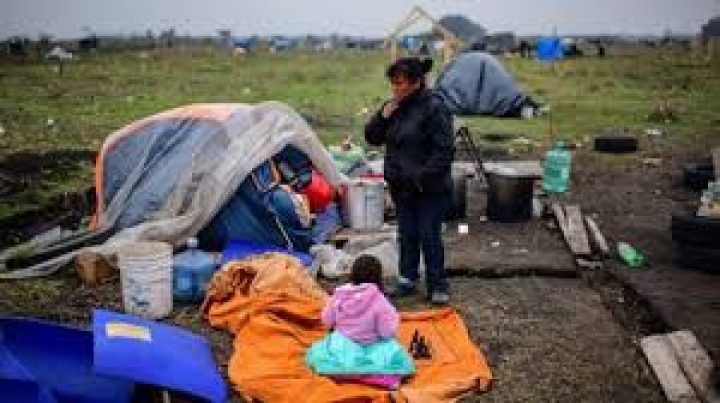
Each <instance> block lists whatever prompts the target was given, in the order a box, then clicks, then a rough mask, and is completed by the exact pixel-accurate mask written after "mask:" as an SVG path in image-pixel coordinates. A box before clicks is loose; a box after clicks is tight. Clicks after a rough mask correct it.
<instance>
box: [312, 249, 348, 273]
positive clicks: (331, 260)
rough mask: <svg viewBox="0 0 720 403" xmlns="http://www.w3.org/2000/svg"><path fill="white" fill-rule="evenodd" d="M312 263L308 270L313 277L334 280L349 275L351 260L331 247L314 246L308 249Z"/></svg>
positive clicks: (340, 251)
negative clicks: (312, 259) (317, 276)
mask: <svg viewBox="0 0 720 403" xmlns="http://www.w3.org/2000/svg"><path fill="white" fill-rule="evenodd" d="M310 254H312V255H313V257H314V261H313V265H312V266H311V268H310V272H311V274H313V275H321V276H323V277H325V278H329V279H336V278H340V277H342V276H344V275H347V274H349V273H350V263H351V262H352V258H351V256H350V255H348V254H347V253H345V252H343V251H342V250H339V249H336V248H335V247H333V246H332V245H316V246H313V247H312V248H310Z"/></svg>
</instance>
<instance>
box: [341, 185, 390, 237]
mask: <svg viewBox="0 0 720 403" xmlns="http://www.w3.org/2000/svg"><path fill="white" fill-rule="evenodd" d="M384 216H385V182H383V181H382V180H380V179H354V180H351V181H350V182H348V183H347V185H346V187H345V194H344V198H343V219H344V221H345V224H346V225H347V226H348V227H350V228H353V229H380V228H382V226H383V219H384Z"/></svg>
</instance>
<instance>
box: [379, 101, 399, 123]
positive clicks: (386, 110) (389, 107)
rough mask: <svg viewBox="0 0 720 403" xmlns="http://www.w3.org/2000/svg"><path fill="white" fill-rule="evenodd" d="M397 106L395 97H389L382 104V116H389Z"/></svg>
mask: <svg viewBox="0 0 720 403" xmlns="http://www.w3.org/2000/svg"><path fill="white" fill-rule="evenodd" d="M397 107H398V102H397V101H396V100H395V99H391V100H389V101H387V102H386V103H385V105H383V108H382V116H383V117H384V118H385V119H387V118H389V117H390V116H392V114H393V113H395V110H396V109H397Z"/></svg>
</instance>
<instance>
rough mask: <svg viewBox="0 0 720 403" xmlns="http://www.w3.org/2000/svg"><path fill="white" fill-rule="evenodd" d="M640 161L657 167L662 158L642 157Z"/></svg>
mask: <svg viewBox="0 0 720 403" xmlns="http://www.w3.org/2000/svg"><path fill="white" fill-rule="evenodd" d="M642 163H643V165H649V166H653V167H658V166H660V164H662V158H643V159H642Z"/></svg>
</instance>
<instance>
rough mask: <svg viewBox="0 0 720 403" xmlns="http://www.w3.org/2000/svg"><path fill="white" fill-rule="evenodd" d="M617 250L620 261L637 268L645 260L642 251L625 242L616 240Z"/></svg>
mask: <svg viewBox="0 0 720 403" xmlns="http://www.w3.org/2000/svg"><path fill="white" fill-rule="evenodd" d="M617 250H618V254H619V255H620V258H622V261H623V262H625V264H626V265H628V266H630V267H633V268H637V267H640V266H642V265H643V263H644V262H645V257H644V256H643V255H642V253H640V251H638V250H637V249H635V248H633V247H632V246H630V244H628V243H626V242H618V243H617Z"/></svg>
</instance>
